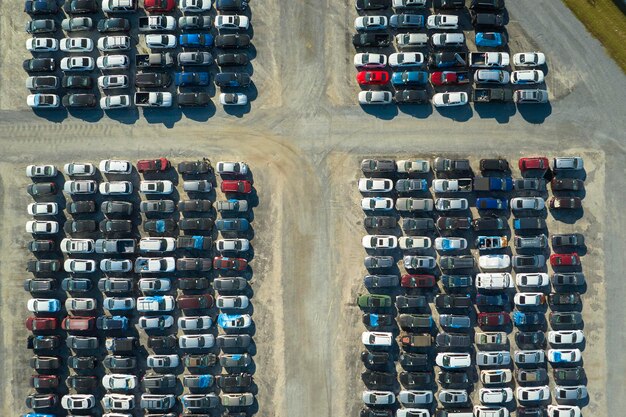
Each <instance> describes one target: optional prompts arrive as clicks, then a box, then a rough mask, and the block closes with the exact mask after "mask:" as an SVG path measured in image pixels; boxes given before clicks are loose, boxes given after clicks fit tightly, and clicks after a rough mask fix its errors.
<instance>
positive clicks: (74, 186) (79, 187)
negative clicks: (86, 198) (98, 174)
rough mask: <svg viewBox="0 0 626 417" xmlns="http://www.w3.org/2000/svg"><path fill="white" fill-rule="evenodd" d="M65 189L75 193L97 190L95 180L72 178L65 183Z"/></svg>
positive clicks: (69, 192)
mask: <svg viewBox="0 0 626 417" xmlns="http://www.w3.org/2000/svg"><path fill="white" fill-rule="evenodd" d="M63 191H64V192H66V193H68V194H71V195H74V194H93V193H95V192H96V182H95V181H94V180H70V181H65V184H63Z"/></svg>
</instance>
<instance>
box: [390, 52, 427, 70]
mask: <svg viewBox="0 0 626 417" xmlns="http://www.w3.org/2000/svg"><path fill="white" fill-rule="evenodd" d="M422 65H424V54H422V53H421V52H398V53H394V54H391V55H389V66H390V67H392V68H395V67H414V66H417V67H419V66H422Z"/></svg>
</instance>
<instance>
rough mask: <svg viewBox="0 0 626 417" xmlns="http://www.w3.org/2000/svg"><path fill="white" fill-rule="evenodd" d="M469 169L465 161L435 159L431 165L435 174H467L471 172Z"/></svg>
mask: <svg viewBox="0 0 626 417" xmlns="http://www.w3.org/2000/svg"><path fill="white" fill-rule="evenodd" d="M471 169H472V168H471V167H470V163H469V160H467V159H448V158H436V159H435V162H434V164H433V170H434V171H435V172H447V173H452V172H467V171H471Z"/></svg>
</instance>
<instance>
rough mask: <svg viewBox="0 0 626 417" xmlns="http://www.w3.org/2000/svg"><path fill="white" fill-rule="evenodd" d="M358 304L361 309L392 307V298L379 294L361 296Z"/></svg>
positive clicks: (357, 301) (357, 300)
mask: <svg viewBox="0 0 626 417" xmlns="http://www.w3.org/2000/svg"><path fill="white" fill-rule="evenodd" d="M356 303H357V305H358V306H359V307H361V308H372V307H391V297H389V296H388V295H379V294H365V295H359V296H358V297H357V299H356Z"/></svg>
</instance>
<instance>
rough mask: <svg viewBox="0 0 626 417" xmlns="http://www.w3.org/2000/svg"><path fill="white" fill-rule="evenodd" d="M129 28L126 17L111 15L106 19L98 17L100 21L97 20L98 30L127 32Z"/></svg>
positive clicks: (103, 31)
mask: <svg viewBox="0 0 626 417" xmlns="http://www.w3.org/2000/svg"><path fill="white" fill-rule="evenodd" d="M129 30H130V22H129V21H128V19H124V18H121V17H111V18H108V19H100V21H98V32H102V33H108V32H128V31H129Z"/></svg>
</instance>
